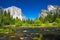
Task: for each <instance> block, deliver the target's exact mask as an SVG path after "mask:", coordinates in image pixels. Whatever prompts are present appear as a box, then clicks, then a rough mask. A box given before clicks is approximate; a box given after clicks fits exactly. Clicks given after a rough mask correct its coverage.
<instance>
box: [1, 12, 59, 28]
mask: <svg viewBox="0 0 60 40" xmlns="http://www.w3.org/2000/svg"><path fill="white" fill-rule="evenodd" d="M47 14H48V15H47V16H46V17H45V18H42V17H39V18H36V19H34V20H31V19H26V20H20V19H18V17H16V19H13V16H11V15H10V12H9V11H8V12H6V11H4V12H1V13H0V26H6V25H15V26H24V27H25V26H30V27H32V26H34V27H35V26H39V27H40V26H41V27H49V26H50V27H52V26H60V15H59V14H57V13H55V14H54V15H52V13H51V12H47Z"/></svg>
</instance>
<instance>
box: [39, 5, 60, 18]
mask: <svg viewBox="0 0 60 40" xmlns="http://www.w3.org/2000/svg"><path fill="white" fill-rule="evenodd" d="M47 12H51V13H52V14H54V13H57V14H60V6H56V5H48V7H47V10H41V13H40V14H39V17H43V18H44V17H45V16H47V15H48V14H47Z"/></svg>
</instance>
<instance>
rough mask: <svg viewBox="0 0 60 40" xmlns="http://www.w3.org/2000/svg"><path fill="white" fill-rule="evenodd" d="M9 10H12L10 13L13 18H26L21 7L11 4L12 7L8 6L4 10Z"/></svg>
mask: <svg viewBox="0 0 60 40" xmlns="http://www.w3.org/2000/svg"><path fill="white" fill-rule="evenodd" d="M5 10H6V11H7V12H8V11H9V12H10V15H12V16H13V18H16V17H18V18H19V19H21V20H25V19H26V18H25V16H24V15H23V14H22V11H21V9H20V8H18V7H15V6H11V7H8V8H5V9H4V11H5Z"/></svg>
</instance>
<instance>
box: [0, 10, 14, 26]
mask: <svg viewBox="0 0 60 40" xmlns="http://www.w3.org/2000/svg"><path fill="white" fill-rule="evenodd" d="M13 24H15V22H14V19H13V17H12V16H11V15H10V12H9V11H8V12H6V11H4V12H1V13H0V26H5V25H13Z"/></svg>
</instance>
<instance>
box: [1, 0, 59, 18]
mask: <svg viewBox="0 0 60 40" xmlns="http://www.w3.org/2000/svg"><path fill="white" fill-rule="evenodd" d="M48 5H58V6H60V0H0V6H1V7H3V8H7V7H10V6H17V7H19V8H21V9H22V12H23V14H24V15H25V16H26V17H27V18H31V19H34V18H36V17H38V14H39V12H40V11H41V9H47V6H48Z"/></svg>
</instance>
